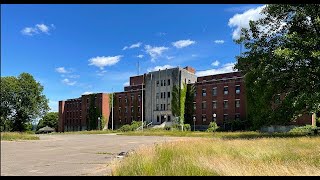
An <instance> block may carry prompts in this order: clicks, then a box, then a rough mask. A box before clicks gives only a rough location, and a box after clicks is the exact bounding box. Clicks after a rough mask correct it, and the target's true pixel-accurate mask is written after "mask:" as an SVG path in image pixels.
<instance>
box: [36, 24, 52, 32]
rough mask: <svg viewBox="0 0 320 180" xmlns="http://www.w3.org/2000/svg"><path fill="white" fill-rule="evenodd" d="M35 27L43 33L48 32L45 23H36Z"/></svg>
mask: <svg viewBox="0 0 320 180" xmlns="http://www.w3.org/2000/svg"><path fill="white" fill-rule="evenodd" d="M36 27H37V28H38V29H39V30H40V31H41V32H43V33H48V32H49V27H48V26H46V25H45V24H36Z"/></svg>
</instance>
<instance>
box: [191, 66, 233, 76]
mask: <svg viewBox="0 0 320 180" xmlns="http://www.w3.org/2000/svg"><path fill="white" fill-rule="evenodd" d="M234 65H235V63H227V64H224V65H223V66H222V67H221V68H217V69H209V70H205V71H198V72H196V75H197V76H208V75H215V74H223V73H228V72H234V71H235V70H234V69H233V68H234Z"/></svg>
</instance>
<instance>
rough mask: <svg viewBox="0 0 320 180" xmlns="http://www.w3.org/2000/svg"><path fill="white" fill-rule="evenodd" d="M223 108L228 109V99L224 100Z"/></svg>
mask: <svg viewBox="0 0 320 180" xmlns="http://www.w3.org/2000/svg"><path fill="white" fill-rule="evenodd" d="M223 108H224V109H227V108H228V100H224V101H223Z"/></svg>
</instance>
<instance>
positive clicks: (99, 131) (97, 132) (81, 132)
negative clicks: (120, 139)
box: [51, 130, 117, 135]
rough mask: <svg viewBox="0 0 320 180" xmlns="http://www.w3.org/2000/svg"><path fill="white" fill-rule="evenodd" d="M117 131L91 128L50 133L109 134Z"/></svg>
mask: <svg viewBox="0 0 320 180" xmlns="http://www.w3.org/2000/svg"><path fill="white" fill-rule="evenodd" d="M116 132H117V131H112V130H92V131H69V132H63V133H56V132H55V133H51V134H61V135H63V134H111V133H116Z"/></svg>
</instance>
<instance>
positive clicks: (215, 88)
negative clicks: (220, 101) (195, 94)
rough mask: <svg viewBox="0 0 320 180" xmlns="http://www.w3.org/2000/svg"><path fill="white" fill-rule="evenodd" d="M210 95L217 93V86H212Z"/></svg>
mask: <svg viewBox="0 0 320 180" xmlns="http://www.w3.org/2000/svg"><path fill="white" fill-rule="evenodd" d="M212 95H213V96H216V95H217V87H214V88H212Z"/></svg>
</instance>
